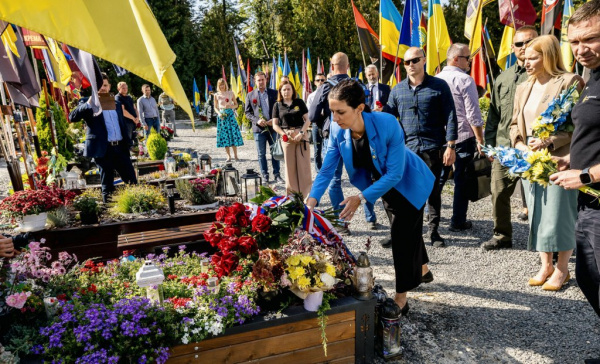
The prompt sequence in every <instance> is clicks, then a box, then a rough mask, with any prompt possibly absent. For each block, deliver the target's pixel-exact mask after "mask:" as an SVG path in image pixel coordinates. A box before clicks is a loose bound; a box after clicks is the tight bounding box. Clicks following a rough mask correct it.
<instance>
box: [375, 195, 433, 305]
mask: <svg viewBox="0 0 600 364" xmlns="http://www.w3.org/2000/svg"><path fill="white" fill-rule="evenodd" d="M381 199H382V200H383V207H384V208H385V212H386V213H387V215H388V218H389V219H390V222H391V225H392V256H393V258H394V270H395V273H396V292H398V293H404V292H406V291H410V290H411V289H414V288H416V287H418V286H419V285H420V284H421V278H422V271H421V266H422V265H423V264H427V263H428V262H429V257H428V256H427V250H426V249H425V242H424V241H423V235H422V233H423V232H422V230H423V208H421V209H420V210H419V209H417V208H416V207H414V206H413V205H412V204H411V203H410V202H409V201H408V200H407V199H406V198H405V197H404V196H403V195H402V194H401V193H400V192H398V191H397V190H396V189H395V188H392V189H391V190H390V191H388V192H387V193H386V194H385V195H383V197H381Z"/></svg>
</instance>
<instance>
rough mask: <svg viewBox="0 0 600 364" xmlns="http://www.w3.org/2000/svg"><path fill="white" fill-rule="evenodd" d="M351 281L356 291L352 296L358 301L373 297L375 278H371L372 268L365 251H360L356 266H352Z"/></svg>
mask: <svg viewBox="0 0 600 364" xmlns="http://www.w3.org/2000/svg"><path fill="white" fill-rule="evenodd" d="M352 282H353V283H354V289H355V291H356V294H355V295H354V298H356V299H357V300H360V301H368V300H370V299H371V298H373V293H372V292H373V285H374V284H375V279H374V278H373V268H372V267H371V263H370V262H369V256H368V255H367V253H366V252H360V256H359V257H358V260H357V263H356V268H354V275H353V276H352Z"/></svg>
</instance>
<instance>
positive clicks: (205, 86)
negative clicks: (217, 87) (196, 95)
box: [204, 76, 212, 102]
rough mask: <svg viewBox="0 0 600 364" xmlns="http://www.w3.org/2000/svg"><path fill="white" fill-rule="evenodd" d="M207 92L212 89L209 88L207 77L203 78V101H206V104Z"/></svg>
mask: <svg viewBox="0 0 600 364" xmlns="http://www.w3.org/2000/svg"><path fill="white" fill-rule="evenodd" d="M209 91H212V87H211V86H210V80H209V79H208V77H206V76H204V100H206V102H208V97H209V95H208V92H209Z"/></svg>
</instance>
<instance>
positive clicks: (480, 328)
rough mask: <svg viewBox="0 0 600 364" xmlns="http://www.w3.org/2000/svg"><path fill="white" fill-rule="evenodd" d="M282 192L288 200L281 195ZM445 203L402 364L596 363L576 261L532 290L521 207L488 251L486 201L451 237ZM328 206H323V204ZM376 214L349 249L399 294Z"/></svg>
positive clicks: (533, 264) (205, 147) (216, 155)
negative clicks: (561, 276)
mask: <svg viewBox="0 0 600 364" xmlns="http://www.w3.org/2000/svg"><path fill="white" fill-rule="evenodd" d="M182 124H183V125H182ZM178 125H179V126H178V128H177V132H178V134H179V137H178V138H175V139H174V140H173V141H171V142H170V146H172V147H176V148H177V147H179V148H185V147H191V148H195V149H196V150H198V151H199V152H200V153H208V154H210V155H211V156H212V158H213V165H214V164H218V163H224V162H225V159H226V154H225V151H224V150H223V149H217V148H216V128H214V127H208V128H198V129H197V131H196V132H195V133H194V132H193V131H192V130H191V127H190V125H189V123H187V124H186V123H184V122H179V124H178ZM238 155H239V157H240V158H242V161H240V162H236V163H234V166H235V167H236V168H237V169H238V170H239V171H240V174H241V173H243V172H245V169H246V168H254V169H255V170H258V163H257V160H256V148H255V144H254V141H252V140H249V141H245V145H244V146H242V147H240V148H239V154H238ZM269 164H270V163H269ZM4 166H5V165H4V163H3V161H2V162H0V167H2V168H0V191H2V192H0V195H1V194H2V193H3V192H4V191H5V190H6V185H7V183H8V176H7V172H6V169H5V168H4ZM269 168H270V165H269ZM282 168H284V167H282ZM283 175H284V173H283V171H282V176H283ZM345 177H347V176H345ZM313 178H314V174H313ZM343 188H344V192H345V193H346V195H347V196H348V195H351V194H355V193H357V190H356V189H355V188H354V187H352V186H351V185H350V183H349V182H348V180H347V178H346V180H345V181H344V182H343ZM278 190H279V191H281V192H283V189H282V188H281V187H278ZM326 195H327V194H326ZM442 197H443V200H442V202H443V206H442V223H441V226H440V234H441V235H442V236H443V237H444V238H445V239H446V244H447V247H446V248H433V247H431V246H430V245H429V246H428V247H427V249H428V254H429V258H430V261H431V262H430V265H429V267H430V269H431V271H432V272H433V274H434V277H435V280H434V281H433V282H432V283H430V284H423V285H421V286H420V287H419V288H417V289H416V290H414V291H412V292H409V294H408V299H409V302H410V313H409V315H408V318H407V319H403V331H402V334H403V337H402V340H403V347H404V355H403V356H402V359H399V360H398V361H396V362H397V363H582V362H583V360H584V359H587V358H600V335H599V334H600V327H599V325H598V317H596V315H595V314H594V312H593V310H592V309H591V308H590V306H589V305H588V303H587V301H586V300H585V298H584V296H583V294H582V293H581V291H580V290H579V287H577V282H576V281H575V278H574V271H575V264H574V262H575V258H574V257H573V258H572V259H571V263H570V266H569V268H570V271H571V276H573V279H571V281H570V282H569V284H568V285H567V286H566V288H565V289H563V290H561V291H559V292H556V293H552V292H546V291H543V290H541V288H539V287H529V286H528V285H527V280H528V279H529V278H530V277H531V276H533V275H534V274H535V272H537V270H538V267H539V259H538V255H537V254H536V253H533V252H529V251H527V250H526V245H527V241H526V239H527V233H528V227H527V224H526V223H522V222H516V221H517V219H516V215H517V214H518V212H519V208H520V201H519V200H517V199H516V198H514V199H513V211H514V212H515V213H513V227H514V230H515V232H514V237H513V243H514V248H513V249H511V250H502V251H494V252H484V251H483V250H482V249H481V248H480V246H479V245H480V244H481V243H482V242H484V241H486V240H488V239H489V238H490V236H491V232H492V227H493V225H492V211H491V203H490V200H489V199H484V200H482V201H478V202H476V203H473V204H471V205H470V207H469V214H468V219H469V220H471V221H472V222H473V225H474V227H473V229H472V230H470V231H467V232H463V233H452V232H450V231H449V230H448V225H449V222H450V215H451V213H452V210H451V207H452V186H451V185H450V183H449V184H448V185H447V186H446V188H445V190H444V193H443V196H442ZM327 198H328V197H327V196H325V197H324V201H323V202H325V203H326V204H327V203H328V201H327ZM375 207H376V213H377V216H378V221H379V222H380V223H381V224H382V226H381V228H380V229H379V230H376V231H372V230H369V228H368V226H367V224H366V223H365V220H364V215H363V213H362V212H360V213H357V214H356V216H355V218H354V219H353V220H352V222H351V225H350V229H351V231H352V235H351V236H349V237H348V238H347V239H346V242H347V244H348V246H349V248H350V250H351V251H353V252H358V251H360V250H363V249H364V244H365V242H366V239H367V238H368V237H369V236H370V237H372V239H373V244H372V248H371V251H370V253H369V255H370V258H371V264H372V265H373V266H374V270H375V276H376V281H377V282H378V283H380V284H382V285H383V286H384V288H385V289H386V290H387V292H388V293H389V294H393V293H394V274H393V264H392V256H391V250H390V249H384V248H382V247H381V246H380V245H379V243H378V242H379V241H380V240H382V239H384V238H386V237H388V236H389V222H388V221H387V217H386V215H385V213H384V210H383V206H382V204H381V201H378V202H377V203H376V205H375ZM426 241H427V240H426Z"/></svg>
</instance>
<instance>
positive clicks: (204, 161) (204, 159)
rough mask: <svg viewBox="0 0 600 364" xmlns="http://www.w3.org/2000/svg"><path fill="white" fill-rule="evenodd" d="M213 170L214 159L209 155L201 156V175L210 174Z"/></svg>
mask: <svg viewBox="0 0 600 364" xmlns="http://www.w3.org/2000/svg"><path fill="white" fill-rule="evenodd" d="M211 170H212V158H211V157H210V156H209V155H208V154H202V155H201V156H200V173H204V174H209V173H210V171H211Z"/></svg>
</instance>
